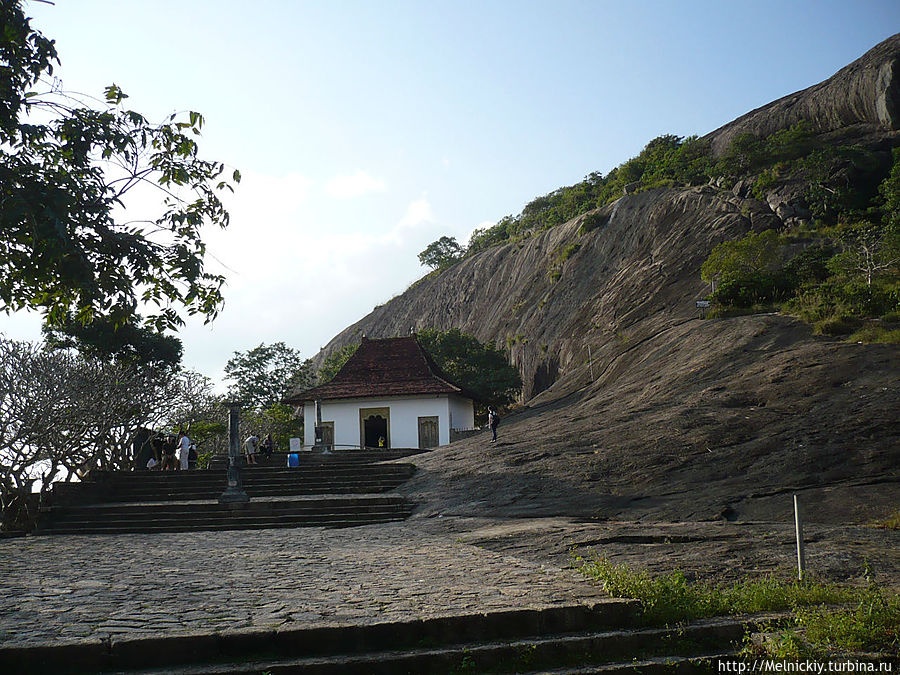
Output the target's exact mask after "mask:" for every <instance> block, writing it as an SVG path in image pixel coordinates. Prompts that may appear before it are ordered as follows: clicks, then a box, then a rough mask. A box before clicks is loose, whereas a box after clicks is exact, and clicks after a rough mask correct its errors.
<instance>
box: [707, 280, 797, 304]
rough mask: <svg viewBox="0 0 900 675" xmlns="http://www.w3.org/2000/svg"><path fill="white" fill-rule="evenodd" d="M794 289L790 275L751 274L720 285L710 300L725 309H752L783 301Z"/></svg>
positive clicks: (793, 282)
mask: <svg viewBox="0 0 900 675" xmlns="http://www.w3.org/2000/svg"><path fill="white" fill-rule="evenodd" d="M796 287H797V282H796V279H795V278H794V277H792V276H790V275H787V274H784V273H771V272H752V273H748V274H745V275H742V276H740V277H735V278H732V279H729V280H728V281H726V282H724V283H722V284H720V285H719V287H718V288H717V289H716V292H715V293H713V294H712V296H711V298H712V299H713V300H714V301H715V302H716V303H718V304H719V305H723V306H727V307H752V306H754V305H763V304H766V303H772V302H777V301H779V300H783V299H785V298H787V297H788V296H789V295H790V294H792V293H793V292H794V290H795V289H796Z"/></svg>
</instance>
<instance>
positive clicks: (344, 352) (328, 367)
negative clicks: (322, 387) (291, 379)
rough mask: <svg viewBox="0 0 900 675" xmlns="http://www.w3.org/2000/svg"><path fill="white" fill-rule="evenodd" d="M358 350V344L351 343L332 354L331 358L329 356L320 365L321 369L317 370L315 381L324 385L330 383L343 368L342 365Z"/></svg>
mask: <svg viewBox="0 0 900 675" xmlns="http://www.w3.org/2000/svg"><path fill="white" fill-rule="evenodd" d="M357 349H359V343H358V342H353V343H351V344H348V345H344V346H343V347H341V348H340V349H339V350H337V351H336V352H334V353H333V354H332V355H331V356H329V357H328V358H327V359H325V361H324V362H323V363H322V367H321V368H319V374H318V378H317V381H318V383H319V384H325V383H326V382H331V380H333V379H334V376H335V375H337V374H338V371H339V370H340V369H341V368H343V367H344V364H345V363H347V361H348V360H349V359H350V357H351V356H353V355H354V354H355V353H356V350H357Z"/></svg>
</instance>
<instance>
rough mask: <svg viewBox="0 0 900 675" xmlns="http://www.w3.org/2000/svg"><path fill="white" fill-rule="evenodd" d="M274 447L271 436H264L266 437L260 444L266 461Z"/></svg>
mask: <svg viewBox="0 0 900 675" xmlns="http://www.w3.org/2000/svg"><path fill="white" fill-rule="evenodd" d="M274 447H275V444H274V443H273V442H272V434H266V437H265V438H264V439H263V442H262V451H263V455H264V456H265V458H266V459H271V457H272V450H273V449H274Z"/></svg>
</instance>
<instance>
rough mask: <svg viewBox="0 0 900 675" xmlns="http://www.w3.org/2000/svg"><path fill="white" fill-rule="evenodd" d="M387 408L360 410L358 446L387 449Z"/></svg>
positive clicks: (388, 423) (388, 417)
mask: <svg viewBox="0 0 900 675" xmlns="http://www.w3.org/2000/svg"><path fill="white" fill-rule="evenodd" d="M390 419H391V414H390V409H389V408H360V411H359V430H360V446H362V447H364V448H389V447H391V436H390Z"/></svg>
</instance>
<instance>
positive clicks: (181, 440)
mask: <svg viewBox="0 0 900 675" xmlns="http://www.w3.org/2000/svg"><path fill="white" fill-rule="evenodd" d="M190 455H191V439H190V438H188V435H187V434H186V433H184V432H183V431H179V432H178V459H180V460H181V470H182V471H187V470H188V467H189V465H190Z"/></svg>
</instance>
